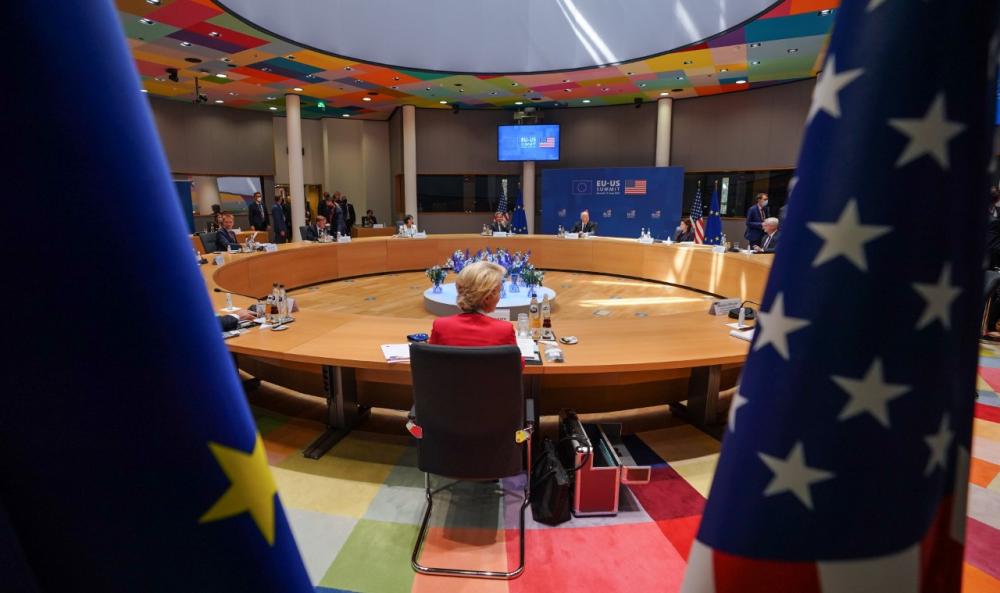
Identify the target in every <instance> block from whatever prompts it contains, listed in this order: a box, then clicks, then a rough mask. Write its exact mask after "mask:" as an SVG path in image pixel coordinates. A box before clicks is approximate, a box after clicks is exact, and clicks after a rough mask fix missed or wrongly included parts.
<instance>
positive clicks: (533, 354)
mask: <svg viewBox="0 0 1000 593" xmlns="http://www.w3.org/2000/svg"><path fill="white" fill-rule="evenodd" d="M517 347H518V348H520V349H521V358H525V359H527V360H541V359H540V358H539V357H538V346H537V345H536V344H535V341H534V340H532V339H531V338H518V339H517Z"/></svg>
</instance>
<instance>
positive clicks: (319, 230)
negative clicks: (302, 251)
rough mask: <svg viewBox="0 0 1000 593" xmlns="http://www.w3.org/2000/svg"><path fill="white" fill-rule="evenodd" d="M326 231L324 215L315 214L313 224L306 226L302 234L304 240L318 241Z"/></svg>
mask: <svg viewBox="0 0 1000 593" xmlns="http://www.w3.org/2000/svg"><path fill="white" fill-rule="evenodd" d="M325 231H326V217H325V216H317V217H316V222H315V224H311V225H309V226H307V227H306V232H305V233H304V234H303V235H302V240H304V241H319V238H320V237H322V236H323V233H324V232H325Z"/></svg>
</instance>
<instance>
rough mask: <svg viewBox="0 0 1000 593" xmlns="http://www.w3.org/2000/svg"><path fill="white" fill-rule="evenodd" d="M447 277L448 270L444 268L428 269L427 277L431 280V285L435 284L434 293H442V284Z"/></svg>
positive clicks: (434, 267) (433, 267)
mask: <svg viewBox="0 0 1000 593" xmlns="http://www.w3.org/2000/svg"><path fill="white" fill-rule="evenodd" d="M447 275H448V270H447V269H445V268H443V267H442V266H432V267H430V268H427V277H428V278H430V280H431V283H432V284H434V292H441V283H442V282H444V279H445V277H446V276H447Z"/></svg>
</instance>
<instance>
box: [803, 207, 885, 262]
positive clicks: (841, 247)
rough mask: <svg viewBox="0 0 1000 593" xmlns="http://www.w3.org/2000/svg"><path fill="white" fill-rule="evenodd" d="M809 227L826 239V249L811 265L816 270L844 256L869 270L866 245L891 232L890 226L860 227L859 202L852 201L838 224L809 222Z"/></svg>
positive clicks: (823, 248)
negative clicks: (821, 265)
mask: <svg viewBox="0 0 1000 593" xmlns="http://www.w3.org/2000/svg"><path fill="white" fill-rule="evenodd" d="M806 226H807V227H809V230H811V231H812V232H814V233H816V234H817V235H819V236H820V237H821V238H822V239H823V247H822V248H821V249H820V250H819V253H817V254H816V259H814V260H813V263H812V265H813V267H814V268H815V267H817V266H819V265H820V264H823V263H825V262H828V261H830V260H832V259H835V258H837V257H838V256H841V255H842V256H844V257H845V258H847V259H848V261H850V262H851V263H853V264H854V265H855V266H857V267H858V269H860V270H861V271H862V272H867V271H868V263H867V260H866V259H865V243H868V242H869V241H873V240H875V239H877V238H879V237H881V236H882V235H885V234H886V233H889V232H891V231H892V227H891V226H886V225H877V224H861V216H860V215H859V214H858V202H857V200H855V199H853V198H852V199H850V200H848V202H847V205H846V206H844V210H843V211H842V212H841V213H840V218H839V219H837V222H810V223H807V224H806Z"/></svg>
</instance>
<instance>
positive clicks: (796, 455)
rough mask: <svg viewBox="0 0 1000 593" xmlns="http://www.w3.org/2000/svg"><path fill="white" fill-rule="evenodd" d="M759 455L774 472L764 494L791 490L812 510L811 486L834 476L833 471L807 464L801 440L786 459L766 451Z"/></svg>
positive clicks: (770, 494) (769, 494)
mask: <svg viewBox="0 0 1000 593" xmlns="http://www.w3.org/2000/svg"><path fill="white" fill-rule="evenodd" d="M757 455H758V456H759V457H760V460H761V461H763V462H764V465H766V466H767V467H768V469H770V470H771V473H773V474H774V477H772V478H771V481H770V482H768V483H767V487H766V488H764V496H773V495H775V494H781V493H782V492H791V493H792V494H794V495H795V497H796V498H798V499H799V500H800V501H801V502H802V504H803V505H805V507H806V508H807V509H809V510H810V511H811V510H813V502H812V494H811V493H810V491H809V487H810V486H811V485H812V484H815V483H817V482H822V481H824V480H829V479H830V478H833V477H834V473H833V472H829V471H826V470H823V469H817V468H814V467H809V466H808V465H806V460H805V450H804V448H803V446H802V442H801V441H799V442H797V443H795V445H794V446H792V450H791V451H790V452H789V453H788V457H786V458H785V459H781V458H780V457H772V456H771V455H767V454H766V453H758V454H757Z"/></svg>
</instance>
